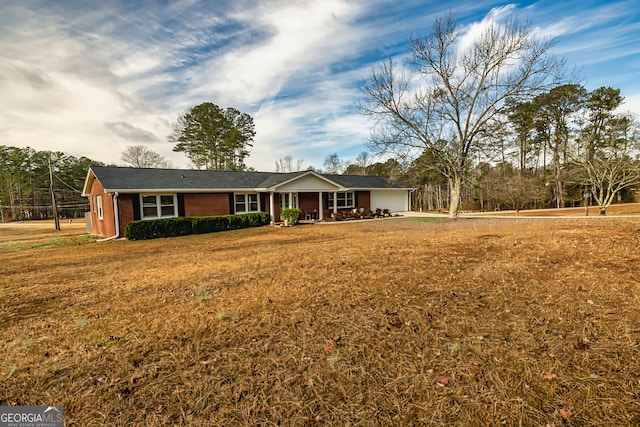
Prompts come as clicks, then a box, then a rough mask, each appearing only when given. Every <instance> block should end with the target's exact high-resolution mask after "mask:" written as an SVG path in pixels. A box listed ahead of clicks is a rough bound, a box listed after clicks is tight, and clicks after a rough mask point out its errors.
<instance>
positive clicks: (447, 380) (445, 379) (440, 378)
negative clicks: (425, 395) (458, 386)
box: [436, 375, 453, 385]
mask: <svg viewBox="0 0 640 427" xmlns="http://www.w3.org/2000/svg"><path fill="white" fill-rule="evenodd" d="M436 382H437V383H438V384H441V385H449V384H451V383H452V382H453V378H451V377H450V376H448V375H436Z"/></svg>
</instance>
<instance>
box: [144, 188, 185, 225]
mask: <svg viewBox="0 0 640 427" xmlns="http://www.w3.org/2000/svg"><path fill="white" fill-rule="evenodd" d="M149 196H155V198H156V204H155V206H156V216H146V215H145V214H144V208H145V206H144V198H145V197H149ZM162 196H171V197H173V214H172V215H164V216H163V215H162V203H161V200H162V199H161V197H162ZM177 216H178V195H177V194H176V193H145V194H140V218H141V219H159V218H174V217H177Z"/></svg>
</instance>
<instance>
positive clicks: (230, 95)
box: [0, 0, 640, 171]
mask: <svg viewBox="0 0 640 427" xmlns="http://www.w3.org/2000/svg"><path fill="white" fill-rule="evenodd" d="M496 8H500V9H498V10H503V11H504V10H509V11H511V12H513V13H516V14H517V15H518V16H519V18H520V20H523V21H525V20H527V21H529V22H530V23H531V24H532V25H534V26H535V27H538V29H539V30H540V31H541V32H543V33H544V34H548V35H551V36H555V37H557V44H556V46H555V48H554V49H555V50H554V53H556V54H558V55H560V56H564V57H566V58H567V60H568V62H569V64H570V65H572V66H575V67H577V68H578V69H579V70H580V75H581V76H582V77H583V79H584V80H583V81H582V83H583V84H584V86H585V87H586V88H587V89H588V90H593V89H595V88H597V87H600V86H611V87H615V88H619V89H621V90H622V94H623V95H624V96H625V97H626V103H625V106H624V109H625V110H628V111H633V112H635V113H636V114H639V115H640V2H638V1H637V0H620V1H617V0H613V1H606V0H600V1H593V0H580V1H578V0H572V1H562V0H541V1H522V2H519V3H513V4H509V3H505V2H495V1H488V0H452V1H442V0H437V1H432V0H407V1H397V0H272V1H271V0H175V1H171V0H159V1H152V0H145V1H129V0H122V1H117V0H111V1H85V0H64V1H62V0H61V1H52V0H2V1H1V2H0V145H9V146H17V147H26V146H30V147H32V148H34V149H37V150H56V151H64V152H66V153H68V154H71V155H74V156H78V157H79V156H86V157H89V158H92V159H95V160H99V161H102V162H106V163H114V164H123V163H122V161H121V160H120V156H121V153H122V151H123V150H124V149H125V148H126V147H127V146H128V145H136V144H145V145H147V146H149V148H151V149H152V150H154V151H156V152H158V153H160V154H161V155H163V156H164V157H166V158H167V159H169V160H171V161H172V162H173V164H174V166H176V167H187V165H188V162H187V160H186V158H185V157H184V155H183V154H182V153H174V152H172V145H171V144H170V143H169V142H167V139H166V137H167V135H168V134H169V133H170V131H171V124H172V123H173V122H174V121H175V120H176V118H177V117H178V116H179V115H180V114H181V113H182V112H184V111H185V110H186V109H187V108H189V107H191V106H194V105H197V104H200V103H202V102H205V101H208V102H213V103H215V104H217V105H219V106H221V107H224V108H226V107H230V106H232V107H235V108H237V109H239V110H240V111H243V112H246V113H249V114H250V115H251V116H253V118H254V120H255V123H256V131H257V136H256V139H255V141H254V147H253V149H252V150H251V156H250V157H249V158H248V159H247V162H246V163H247V165H248V166H252V167H254V168H256V169H258V170H265V171H267V170H273V169H274V167H275V166H274V165H275V161H276V160H278V159H279V158H281V157H283V156H285V155H292V156H293V157H294V158H296V159H304V161H305V162H304V166H305V167H306V166H309V165H313V166H316V167H322V163H323V160H324V158H325V157H326V156H328V155H329V154H332V153H337V154H338V155H339V157H340V158H341V159H343V160H349V159H351V160H353V159H355V157H356V156H357V155H358V153H360V152H361V151H363V150H365V149H366V147H365V143H366V140H367V137H368V134H369V126H370V124H369V123H368V122H367V120H366V119H365V118H363V117H362V116H360V115H358V113H357V110H356V104H357V103H358V102H359V101H360V100H361V98H362V93H361V91H360V87H361V86H362V84H363V81H364V79H366V77H367V76H368V75H369V73H370V70H371V67H372V65H374V64H377V63H379V62H380V61H381V60H383V59H385V58H388V57H390V56H393V57H402V56H406V55H407V53H408V43H407V41H408V39H409V38H410V36H411V35H412V34H413V35H426V34H427V33H428V31H429V30H430V28H431V26H432V24H433V21H434V19H435V18H437V17H442V16H443V15H445V14H447V13H448V12H453V13H454V16H455V17H456V18H458V19H459V20H460V21H461V22H462V23H463V24H464V25H465V26H467V28H473V27H474V26H477V25H478V23H480V22H482V20H483V19H484V18H486V17H487V16H488V15H490V14H492V13H495V11H496Z"/></svg>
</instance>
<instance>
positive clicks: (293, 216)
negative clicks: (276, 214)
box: [280, 208, 302, 225]
mask: <svg viewBox="0 0 640 427" xmlns="http://www.w3.org/2000/svg"><path fill="white" fill-rule="evenodd" d="M300 215H302V211H301V210H300V209H298V208H286V209H283V210H282V212H280V218H282V219H283V220H284V221H286V222H287V223H288V224H289V225H296V224H297V223H298V220H299V219H300Z"/></svg>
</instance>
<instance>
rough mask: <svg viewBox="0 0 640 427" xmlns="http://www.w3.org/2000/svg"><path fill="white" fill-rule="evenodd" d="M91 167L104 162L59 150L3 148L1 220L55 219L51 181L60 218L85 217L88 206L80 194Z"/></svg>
mask: <svg viewBox="0 0 640 427" xmlns="http://www.w3.org/2000/svg"><path fill="white" fill-rule="evenodd" d="M49 164H51V171H50V169H49ZM91 165H102V163H101V162H98V161H95V160H91V159H89V158H87V157H80V158H77V157H74V156H70V155H67V154H65V153H63V152H60V151H36V150H34V149H32V148H29V147H26V148H18V147H9V146H4V145H1V146H0V220H1V221H3V222H4V221H9V220H29V219H45V218H52V217H53V210H52V199H51V187H52V183H51V178H53V189H54V190H53V191H54V194H55V198H56V202H57V205H58V213H59V214H60V216H61V217H63V218H78V217H84V213H85V212H86V211H88V210H89V203H88V201H87V199H86V198H85V197H82V195H81V194H82V186H83V185H84V181H85V178H86V176H87V170H88V169H89V166H91Z"/></svg>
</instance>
